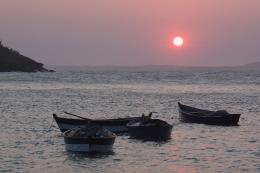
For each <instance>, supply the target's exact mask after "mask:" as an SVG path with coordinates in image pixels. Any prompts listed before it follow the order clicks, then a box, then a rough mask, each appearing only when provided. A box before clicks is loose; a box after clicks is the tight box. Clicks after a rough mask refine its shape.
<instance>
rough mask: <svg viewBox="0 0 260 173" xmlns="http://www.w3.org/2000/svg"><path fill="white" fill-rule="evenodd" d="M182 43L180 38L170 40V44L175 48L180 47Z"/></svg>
mask: <svg viewBox="0 0 260 173" xmlns="http://www.w3.org/2000/svg"><path fill="white" fill-rule="evenodd" d="M183 43H184V41H183V38H182V37H180V36H177V37H174V38H173V40H172V44H173V45H174V46H177V47H180V46H182V45H183Z"/></svg>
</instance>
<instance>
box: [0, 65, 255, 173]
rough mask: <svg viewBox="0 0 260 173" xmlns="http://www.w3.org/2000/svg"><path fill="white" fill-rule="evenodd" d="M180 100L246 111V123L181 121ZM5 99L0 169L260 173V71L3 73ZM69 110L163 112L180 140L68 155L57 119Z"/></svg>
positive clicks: (124, 139) (128, 142) (0, 111)
mask: <svg viewBox="0 0 260 173" xmlns="http://www.w3.org/2000/svg"><path fill="white" fill-rule="evenodd" d="M178 101H182V102H183V103H185V104H190V105H194V106H197V107H201V108H208V109H227V110H228V111H229V112H231V113H242V116H241V119H240V122H239V124H240V126H238V127H218V126H207V125H200V124H184V123H179V121H178V112H177V102H178ZM0 103H1V104H0V117H1V119H0V139H1V140H0V172H55V173H57V172H62V173H64V172H90V173H91V172H104V173H121V172H129V173H133V172H138V173H143V172H149V173H158V172H177V173H185V172H187V173H191V172H194V173H195V172H225V173H227V172H260V71H242V72H240V71H218V70H212V71H122V70H114V71H113V70H109V71H101V70H99V71H95V70H92V71H81V72H56V73H1V74H0ZM64 110H65V111H68V112H72V113H75V114H79V115H83V116H86V117H92V118H101V117H124V116H137V115H141V113H143V112H144V113H148V112H150V111H157V112H159V114H158V115H156V116H157V117H160V118H161V119H164V120H166V121H168V122H169V123H172V124H174V128H173V133H172V139H171V140H170V141H168V142H163V143H157V142H142V141H138V140H134V139H129V138H128V136H118V137H117V139H116V141H115V144H114V153H113V154H110V155H97V154H96V155H80V154H73V153H68V152H66V151H65V147H64V142H63V138H62V137H60V132H59V131H58V129H57V126H56V124H55V123H53V125H52V113H54V112H55V113H60V112H62V111H64ZM51 125H52V126H51Z"/></svg>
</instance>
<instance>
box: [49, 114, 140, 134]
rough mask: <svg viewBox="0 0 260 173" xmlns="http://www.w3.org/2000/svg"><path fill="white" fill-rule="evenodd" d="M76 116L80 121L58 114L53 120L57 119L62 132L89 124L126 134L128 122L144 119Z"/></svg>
mask: <svg viewBox="0 0 260 173" xmlns="http://www.w3.org/2000/svg"><path fill="white" fill-rule="evenodd" d="M68 114H70V113H68ZM70 115H74V114H70ZM74 116H76V117H79V118H80V119H79V118H77V119H76V118H63V117H58V116H57V115H56V114H53V118H54V119H55V121H56V123H57V125H58V127H59V128H60V130H61V132H64V131H66V130H69V129H73V128H76V127H84V126H86V125H88V124H92V125H98V126H102V127H104V128H106V129H108V130H109V131H111V132H114V133H126V132H128V130H127V128H126V124H127V123H128V122H130V121H133V120H138V119H141V118H142V117H128V118H115V119H88V118H83V117H80V116H77V115H74Z"/></svg>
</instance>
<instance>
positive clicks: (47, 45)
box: [0, 0, 260, 66]
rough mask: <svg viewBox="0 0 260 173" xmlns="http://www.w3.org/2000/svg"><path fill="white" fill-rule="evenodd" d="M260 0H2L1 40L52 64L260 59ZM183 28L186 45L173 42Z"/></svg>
mask: <svg viewBox="0 0 260 173" xmlns="http://www.w3.org/2000/svg"><path fill="white" fill-rule="evenodd" d="M259 21H260V1H258V0H251V1H243V0H237V1H235V3H234V2H230V1H224V0H218V1H217V0H215V1H210V2H209V1H208V0H201V1H199V2H198V1H195V0H162V1H155V0H149V1H148V0H144V1H142V2H140V1H136V0H132V1H119V0H110V1H104V2H101V1H89V0H87V1H83V0H75V1H73V3H72V2H69V1H64V0H56V1H51V0H45V1H33V0H23V1H18V2H17V1H15V0H8V1H7V0H3V1H1V2H0V23H1V30H0V40H2V41H3V44H4V45H6V46H8V47H11V48H13V49H16V50H18V51H19V52H20V53H21V54H23V55H25V56H28V57H30V58H32V59H34V60H36V61H39V62H42V63H44V64H46V65H63V66H64V65H65V66H66V65H68V66H71V65H72V66H75V65H76V66H109V65H111V66H145V65H169V66H170V65H181V66H236V65H244V64H248V63H251V62H259V61H260V49H259V48H258V45H260V34H259V33H258V32H259V30H260V23H259ZM177 35H180V36H182V37H183V38H184V46H182V47H179V48H177V47H174V46H171V45H170V43H171V39H172V38H173V37H174V36H177Z"/></svg>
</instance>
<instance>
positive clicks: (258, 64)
mask: <svg viewBox="0 0 260 173" xmlns="http://www.w3.org/2000/svg"><path fill="white" fill-rule="evenodd" d="M240 67H242V68H246V69H259V70H260V62H253V63H250V64H246V65H242V66H240Z"/></svg>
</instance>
